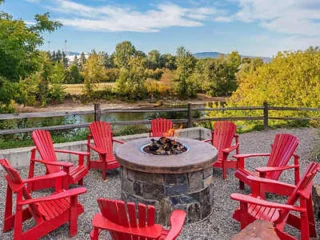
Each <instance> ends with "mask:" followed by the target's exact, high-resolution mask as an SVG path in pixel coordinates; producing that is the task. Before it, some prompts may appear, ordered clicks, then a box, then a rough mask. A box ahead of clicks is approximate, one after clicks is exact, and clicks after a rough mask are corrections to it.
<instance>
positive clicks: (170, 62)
mask: <svg viewBox="0 0 320 240" xmlns="http://www.w3.org/2000/svg"><path fill="white" fill-rule="evenodd" d="M160 68H167V69H169V70H175V69H177V64H176V57H175V56H173V55H171V54H169V53H168V54H162V55H161V56H160Z"/></svg>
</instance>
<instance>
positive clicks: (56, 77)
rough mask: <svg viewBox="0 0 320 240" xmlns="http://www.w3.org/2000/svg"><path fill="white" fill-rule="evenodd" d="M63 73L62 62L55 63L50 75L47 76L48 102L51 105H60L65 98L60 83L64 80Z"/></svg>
mask: <svg viewBox="0 0 320 240" xmlns="http://www.w3.org/2000/svg"><path fill="white" fill-rule="evenodd" d="M65 77H66V75H65V71H64V64H63V62H56V63H55V64H54V65H53V68H52V73H51V75H50V76H49V84H50V87H49V92H48V100H49V101H50V102H51V103H62V102H63V99H64V97H65V91H64V88H63V86H62V83H63V82H64V80H65Z"/></svg>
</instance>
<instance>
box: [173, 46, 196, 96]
mask: <svg viewBox="0 0 320 240" xmlns="http://www.w3.org/2000/svg"><path fill="white" fill-rule="evenodd" d="M176 61H177V71H176V74H175V77H174V81H175V85H174V89H175V92H176V93H177V94H178V95H180V96H181V97H188V95H187V92H188V81H187V79H188V78H189V77H190V76H191V74H192V72H193V69H194V67H195V64H196V59H195V57H194V56H193V55H192V54H191V52H189V51H187V50H186V49H185V48H184V47H179V48H177V56H176Z"/></svg>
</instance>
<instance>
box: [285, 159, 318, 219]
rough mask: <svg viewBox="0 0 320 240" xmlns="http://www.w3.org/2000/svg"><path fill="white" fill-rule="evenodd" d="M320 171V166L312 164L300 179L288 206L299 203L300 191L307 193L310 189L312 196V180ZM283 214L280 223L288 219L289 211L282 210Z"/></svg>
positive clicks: (288, 201)
mask: <svg viewBox="0 0 320 240" xmlns="http://www.w3.org/2000/svg"><path fill="white" fill-rule="evenodd" d="M318 171H320V164H319V163H316V162H311V163H310V164H309V166H308V168H307V169H306V171H305V172H304V175H303V177H302V178H301V179H300V181H299V183H298V184H297V186H296V187H295V189H294V190H293V192H292V194H291V195H290V196H289V198H288V200H287V204H288V205H294V204H295V203H296V202H297V201H298V199H299V198H300V197H301V196H299V192H300V191H305V190H306V189H308V188H309V190H310V191H309V192H310V194H311V187H312V179H313V178H314V176H315V175H316V174H317V172H318ZM310 197H311V196H310ZM281 213H282V214H281V219H279V221H282V220H284V219H285V218H286V217H287V214H288V213H289V210H282V212H281Z"/></svg>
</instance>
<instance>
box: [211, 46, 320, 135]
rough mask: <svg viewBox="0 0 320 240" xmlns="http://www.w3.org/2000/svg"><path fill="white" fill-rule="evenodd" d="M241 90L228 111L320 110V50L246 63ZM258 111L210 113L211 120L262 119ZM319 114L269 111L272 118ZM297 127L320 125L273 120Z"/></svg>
mask: <svg viewBox="0 0 320 240" xmlns="http://www.w3.org/2000/svg"><path fill="white" fill-rule="evenodd" d="M237 81H238V88H237V90H236V91H235V92H234V93H233V94H232V96H231V97H230V98H229V99H228V100H227V104H226V106H225V107H240V106H262V105H263V103H264V102H267V103H268V104H269V105H270V106H275V107H280V106H281V107H311V108H318V107H320V97H319V96H320V49H319V48H309V49H307V50H305V51H286V52H279V53H278V54H277V56H276V57H274V58H273V59H272V61H271V62H270V63H266V64H262V63H261V62H255V61H251V62H249V63H243V64H242V65H241V66H240V71H239V72H238V73H237ZM262 114H263V113H262V111H261V110H256V111H224V112H210V113H209V114H208V115H209V116H210V117H222V116H223V117H232V116H262ZM319 115H320V114H319V112H318V111H317V112H310V111H275V110H273V111H269V117H319ZM288 123H289V124H291V125H294V126H307V125H310V124H313V125H314V124H316V125H318V124H319V122H317V121H291V122H288V121H283V120H272V121H269V124H270V125H271V126H272V125H274V126H276V125H287V124H288ZM262 124H263V123H262V121H251V122H247V121H241V122H237V125H238V126H240V128H241V127H242V128H243V129H245V131H246V130H249V129H252V128H254V127H256V126H257V125H260V126H262Z"/></svg>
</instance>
